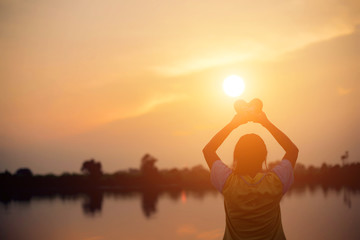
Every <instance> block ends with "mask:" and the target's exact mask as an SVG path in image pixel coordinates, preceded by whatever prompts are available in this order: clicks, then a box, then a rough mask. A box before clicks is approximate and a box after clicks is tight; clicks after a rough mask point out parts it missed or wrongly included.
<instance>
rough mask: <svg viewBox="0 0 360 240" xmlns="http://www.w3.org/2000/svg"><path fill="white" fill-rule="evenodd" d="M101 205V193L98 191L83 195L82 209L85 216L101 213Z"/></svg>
mask: <svg viewBox="0 0 360 240" xmlns="http://www.w3.org/2000/svg"><path fill="white" fill-rule="evenodd" d="M102 204H103V193H102V192H100V191H94V192H89V193H88V194H85V197H84V200H83V203H82V209H83V212H84V214H85V215H88V216H95V215H96V214H97V213H100V212H101V208H102Z"/></svg>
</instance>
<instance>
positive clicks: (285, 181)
mask: <svg viewBox="0 0 360 240" xmlns="http://www.w3.org/2000/svg"><path fill="white" fill-rule="evenodd" d="M271 172H273V173H274V174H276V176H277V177H278V178H279V179H280V181H281V183H282V185H283V193H286V192H287V191H288V190H289V188H290V187H291V185H292V184H293V182H294V170H293V167H292V165H291V163H290V161H289V160H287V159H283V160H282V161H281V162H280V163H279V164H277V165H276V166H275V167H274V168H273V169H271Z"/></svg>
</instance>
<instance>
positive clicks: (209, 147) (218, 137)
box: [203, 124, 234, 152]
mask: <svg viewBox="0 0 360 240" xmlns="http://www.w3.org/2000/svg"><path fill="white" fill-rule="evenodd" d="M233 130H234V128H233V127H232V126H231V125H230V124H227V125H226V126H225V127H224V128H223V129H221V130H220V131H219V132H218V133H217V134H215V136H214V137H213V138H212V139H211V140H210V142H209V143H208V144H206V146H205V147H204V149H203V152H216V150H217V149H218V148H219V147H220V145H221V144H222V143H223V142H224V140H225V139H226V138H227V137H228V136H229V134H230V133H231V132H232V131H233Z"/></svg>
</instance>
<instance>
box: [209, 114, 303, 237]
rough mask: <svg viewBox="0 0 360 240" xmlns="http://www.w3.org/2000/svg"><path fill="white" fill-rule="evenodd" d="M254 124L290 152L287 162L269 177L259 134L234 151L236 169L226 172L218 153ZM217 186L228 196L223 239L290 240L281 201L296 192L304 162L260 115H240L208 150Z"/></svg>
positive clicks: (218, 134) (212, 175)
mask: <svg viewBox="0 0 360 240" xmlns="http://www.w3.org/2000/svg"><path fill="white" fill-rule="evenodd" d="M248 121H253V122H256V123H260V124H261V125H262V126H263V127H265V128H266V129H267V130H268V131H269V132H270V133H271V134H272V136H273V137H274V138H275V139H276V141H277V142H278V143H279V144H280V145H281V146H282V148H283V149H284V150H285V152H286V153H285V155H284V157H283V159H282V161H281V162H280V163H279V164H277V165H276V166H275V167H274V168H273V169H271V170H270V171H266V172H265V171H263V170H262V165H263V163H264V162H266V155H267V150H266V146H265V143H264V141H263V140H262V139H261V138H260V137H259V136H258V135H256V134H247V135H244V136H242V137H241V138H240V139H239V141H238V142H237V144H236V146H235V150H234V166H233V168H232V169H231V168H229V167H228V166H226V165H225V164H224V163H223V162H222V161H221V160H220V158H219V156H218V155H217V154H216V150H217V149H218V148H219V146H220V145H221V144H222V143H223V141H224V140H225V139H226V137H227V136H228V135H229V134H230V133H231V132H232V130H234V129H235V128H237V127H238V126H240V125H242V124H245V123H247V122H248ZM203 153H204V157H205V159H206V162H207V164H208V165H209V168H210V169H211V182H212V184H213V185H214V186H215V187H216V189H217V190H218V191H220V192H221V193H222V194H223V196H224V205H225V213H226V227H225V233H224V238H223V239H226V240H227V239H262V240H264V239H285V235H284V232H283V228H282V223H281V214H280V200H281V198H282V196H283V194H284V193H286V191H287V190H288V189H289V187H290V186H291V184H292V182H293V180H294V175H293V167H294V166H295V162H296V160H297V157H298V148H297V147H296V146H295V144H294V143H293V142H292V141H291V140H290V139H289V138H288V137H287V136H286V135H285V134H284V133H283V132H282V131H280V130H279V129H278V128H277V127H276V126H275V125H274V124H272V123H271V122H270V121H269V120H268V119H267V117H266V115H265V113H264V112H262V111H260V112H258V113H256V114H251V115H249V114H246V113H238V114H237V115H235V117H234V118H233V119H232V121H231V122H230V123H228V124H227V125H226V126H225V127H224V128H223V129H221V130H220V131H219V132H218V133H217V134H216V135H215V136H214V137H213V138H212V139H211V140H210V142H209V143H208V144H207V145H206V146H205V148H204V149H203Z"/></svg>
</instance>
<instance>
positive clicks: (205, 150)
mask: <svg viewBox="0 0 360 240" xmlns="http://www.w3.org/2000/svg"><path fill="white" fill-rule="evenodd" d="M202 152H203V154H204V155H205V154H206V153H208V152H209V147H208V146H207V145H206V146H205V147H204V148H203V150H202Z"/></svg>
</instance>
